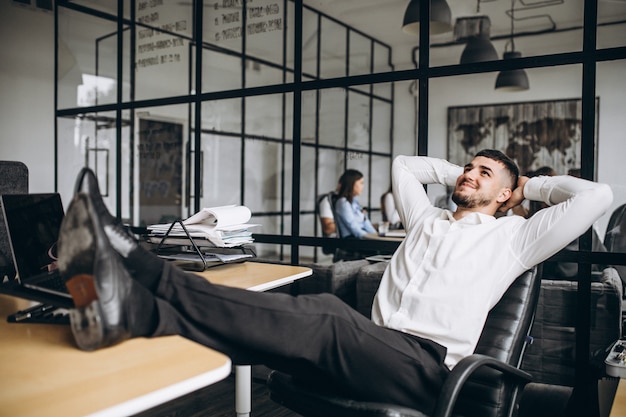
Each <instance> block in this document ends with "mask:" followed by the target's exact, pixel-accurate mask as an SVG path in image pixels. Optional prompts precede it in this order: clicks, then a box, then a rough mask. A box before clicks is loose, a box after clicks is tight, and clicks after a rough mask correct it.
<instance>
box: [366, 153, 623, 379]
mask: <svg viewBox="0 0 626 417" xmlns="http://www.w3.org/2000/svg"><path fill="white" fill-rule="evenodd" d="M518 175H519V171H518V168H517V166H516V165H515V163H514V162H513V161H512V160H511V159H510V158H509V157H507V156H506V155H504V154H503V153H502V152H500V151H496V150H483V151H481V152H479V153H477V154H476V156H475V157H474V159H472V161H471V162H469V163H468V164H467V165H465V167H459V166H456V165H453V164H451V163H449V162H447V161H444V160H441V159H435V158H428V157H411V156H399V157H397V158H396V159H395V161H394V164H393V191H394V196H395V198H396V206H397V207H398V211H399V213H400V217H401V218H402V221H403V223H404V224H405V225H406V229H407V236H406V238H405V240H404V242H403V243H402V244H401V245H400V247H399V248H398V250H397V251H396V253H395V254H394V257H393V260H392V261H391V262H390V264H389V267H388V268H387V269H386V271H385V274H384V276H383V279H382V282H381V284H380V287H379V290H378V293H377V295H376V298H375V300H374V306H373V310H372V319H373V320H374V322H375V323H377V324H379V325H381V326H385V327H389V328H393V329H397V330H400V331H403V332H407V333H410V334H413V335H417V336H420V337H424V338H427V339H429V340H433V341H435V342H437V343H438V344H440V345H442V346H445V347H446V348H447V352H446V356H445V364H446V365H447V366H448V367H450V368H452V367H453V366H454V365H455V364H456V363H457V362H458V361H459V360H460V359H462V358H463V357H465V356H467V355H470V354H471V353H472V352H473V351H474V347H475V346H476V343H477V341H478V338H479V336H480V333H481V331H482V327H483V326H482V325H483V323H484V321H485V318H486V316H487V314H488V313H489V310H490V309H491V308H492V307H493V306H494V305H495V304H496V303H497V302H498V300H499V299H500V298H501V296H502V294H504V292H505V291H506V289H507V288H508V287H509V285H510V284H511V283H512V282H513V280H514V279H515V278H516V277H517V276H519V275H520V274H521V273H522V272H524V271H525V270H527V269H529V268H532V267H533V266H535V265H537V264H539V263H541V262H543V261H544V260H545V259H547V258H549V257H550V256H552V255H554V254H555V253H556V252H558V251H559V250H561V249H562V248H563V247H564V246H566V245H567V243H569V242H571V241H572V240H573V239H575V238H576V237H578V236H580V235H581V234H582V233H583V232H585V231H586V230H587V229H588V228H589V227H590V226H591V224H593V222H594V221H595V220H597V219H598V218H599V217H600V216H601V215H602V213H603V212H604V211H605V210H606V209H607V207H608V206H609V205H610V203H611V201H612V193H611V190H610V188H609V187H608V186H607V185H604V184H597V183H593V182H590V181H585V180H580V179H577V178H574V177H571V176H554V177H536V178H532V179H529V178H528V177H524V176H522V177H518ZM425 184H443V185H446V186H454V193H453V197H452V199H453V201H454V202H455V203H456V204H457V208H456V211H455V212H451V211H449V210H445V209H440V208H437V207H433V205H432V204H431V202H430V200H429V198H428V196H427V195H426V191H425V190H424V187H423V185H425ZM524 198H527V199H529V200H537V201H543V202H545V203H546V204H548V205H549V206H552V207H548V208H547V209H544V210H541V211H540V212H539V213H537V214H536V215H535V216H533V217H532V218H530V219H524V218H523V217H521V216H503V217H500V218H498V219H496V217H495V214H496V212H497V211H507V210H508V209H510V208H512V207H514V206H516V205H518V204H520V203H521V202H522V201H523V200H524Z"/></svg>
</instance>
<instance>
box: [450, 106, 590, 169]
mask: <svg viewBox="0 0 626 417" xmlns="http://www.w3.org/2000/svg"><path fill="white" fill-rule="evenodd" d="M598 107H599V99H596V136H597V120H598V117H597V114H598ZM581 119H582V103H581V100H580V99H564V100H550V101H530V102H523V103H503V104H485V105H476V106H459V107H449V108H448V160H449V161H450V162H453V163H455V164H458V165H465V164H466V163H467V162H469V161H470V160H471V159H472V157H473V156H474V154H476V152H478V151H479V150H481V149H487V148H490V149H498V150H501V151H502V152H504V153H506V154H507V155H508V156H509V157H511V158H513V159H514V160H515V162H517V165H518V166H519V168H520V173H521V174H528V173H530V172H532V171H535V170H537V169H538V168H542V167H551V168H552V169H553V170H554V171H555V172H556V174H558V175H561V174H567V173H569V172H570V170H575V169H580V166H581V146H580V145H581V137H582V129H581V125H582V124H581Z"/></svg>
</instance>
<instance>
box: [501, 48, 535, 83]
mask: <svg viewBox="0 0 626 417" xmlns="http://www.w3.org/2000/svg"><path fill="white" fill-rule="evenodd" d="M521 57H522V53H521V52H517V51H509V52H505V53H504V56H503V58H504V59H515V58H521ZM529 88H530V86H529V84H528V75H527V74H526V71H524V70H523V69H514V70H506V71H500V73H499V74H498V77H497V78H496V90H498V91H524V90H528V89H529Z"/></svg>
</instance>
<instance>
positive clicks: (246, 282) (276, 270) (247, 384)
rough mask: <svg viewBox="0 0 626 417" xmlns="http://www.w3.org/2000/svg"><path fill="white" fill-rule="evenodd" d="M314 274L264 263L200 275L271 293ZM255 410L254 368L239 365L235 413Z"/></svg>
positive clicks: (224, 267)
mask: <svg viewBox="0 0 626 417" xmlns="http://www.w3.org/2000/svg"><path fill="white" fill-rule="evenodd" d="M312 273H313V270H312V269H311V268H306V267H302V266H291V265H276V264H267V263H261V262H243V263H238V264H228V265H221V266H216V267H213V268H209V269H207V270H206V271H203V272H197V274H198V275H200V276H202V277H204V278H206V279H207V280H208V281H209V282H212V283H214V284H220V285H226V286H229V287H236V288H244V289H248V290H250V291H268V290H271V289H273V288H277V287H281V286H283V285H286V284H290V283H292V282H294V281H295V280H298V279H301V278H304V277H307V276H309V275H311V274H312ZM251 409H252V368H251V367H250V366H244V365H238V366H235V412H236V413H237V416H239V417H246V416H249V415H250V412H251Z"/></svg>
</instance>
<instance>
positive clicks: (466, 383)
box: [268, 267, 541, 417]
mask: <svg viewBox="0 0 626 417" xmlns="http://www.w3.org/2000/svg"><path fill="white" fill-rule="evenodd" d="M539 269H540V268H539V267H535V268H533V269H532V270H529V271H526V272H525V273H524V274H522V275H520V276H519V277H518V278H517V279H516V280H515V281H514V282H513V284H512V285H511V287H510V288H509V289H508V290H507V291H506V293H505V294H504V296H503V297H502V299H501V300H500V301H499V302H498V304H497V305H496V306H494V307H493V309H492V310H491V311H490V313H489V316H488V318H487V321H486V323H485V327H484V328H483V331H482V334H481V337H480V340H479V341H478V345H477V347H476V349H475V351H474V354H473V355H471V356H469V357H467V358H464V359H462V360H461V361H460V362H459V363H458V364H457V365H456V366H455V367H454V369H453V370H452V372H451V373H450V375H449V377H448V379H447V380H446V381H445V383H444V385H443V387H442V390H441V394H440V396H439V398H438V400H437V405H436V408H435V412H434V414H433V415H432V416H429V417H444V416H451V415H459V416H466V417H504V416H507V417H510V416H512V415H514V414H515V410H516V407H517V403H518V399H519V393H520V392H521V390H522V388H523V387H524V385H526V384H527V383H528V382H530V380H531V375H530V374H528V373H527V372H524V371H522V370H520V369H519V366H520V364H521V361H522V356H523V353H524V349H525V346H526V343H527V341H528V340H529V336H528V335H529V332H530V328H531V326H532V321H533V318H534V313H535V307H536V306H537V299H538V296H539V288H540V284H541V278H540V272H539ZM372 383H373V384H375V383H376V381H372ZM268 388H269V391H270V397H271V398H272V400H274V401H275V402H277V403H279V404H281V405H283V406H285V407H287V408H289V409H291V410H293V411H295V412H296V413H299V414H301V415H303V416H305V417H328V416H340V417H383V416H387V417H392V416H393V417H426V416H425V415H424V414H423V413H421V412H419V411H417V410H413V409H409V408H407V407H401V406H396V405H393V404H382V403H373V402H365V401H356V400H352V399H350V398H345V397H342V396H340V395H334V394H328V392H327V391H324V388H322V387H320V389H319V390H312V389H311V387H310V386H307V387H304V386H301V385H298V383H297V382H295V381H294V379H293V378H292V377H291V376H290V375H287V374H285V373H282V372H278V371H273V372H272V373H271V374H270V375H269V377H268Z"/></svg>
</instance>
